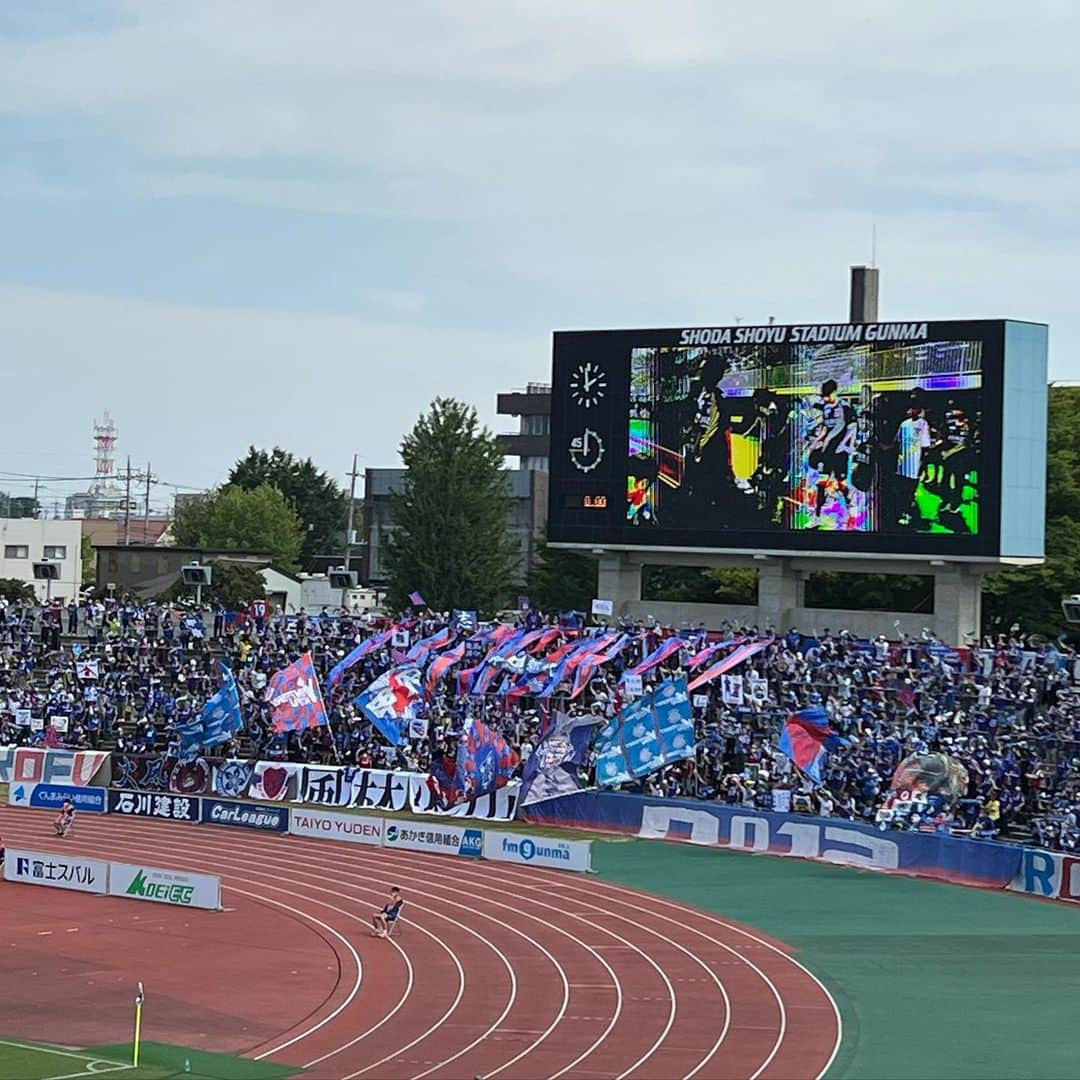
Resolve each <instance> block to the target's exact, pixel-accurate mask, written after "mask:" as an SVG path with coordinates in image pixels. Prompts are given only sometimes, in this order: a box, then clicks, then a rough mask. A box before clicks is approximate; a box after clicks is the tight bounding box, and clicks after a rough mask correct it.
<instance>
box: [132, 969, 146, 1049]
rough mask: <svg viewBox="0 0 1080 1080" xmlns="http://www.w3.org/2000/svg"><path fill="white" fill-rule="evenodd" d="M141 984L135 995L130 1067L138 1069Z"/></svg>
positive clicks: (140, 1040) (142, 996) (141, 1002)
mask: <svg viewBox="0 0 1080 1080" xmlns="http://www.w3.org/2000/svg"><path fill="white" fill-rule="evenodd" d="M143 998H144V994H143V984H142V983H139V992H138V993H137V994H136V995H135V1042H134V1043H133V1044H132V1055H131V1067H132V1068H133V1069H137V1068H138V1067H139V1049H140V1044H141V1042H142V1007H143Z"/></svg>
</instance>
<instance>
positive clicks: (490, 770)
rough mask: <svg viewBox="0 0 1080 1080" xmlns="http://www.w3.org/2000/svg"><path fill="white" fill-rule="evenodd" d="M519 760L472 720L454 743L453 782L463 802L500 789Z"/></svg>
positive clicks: (495, 734) (505, 744)
mask: <svg viewBox="0 0 1080 1080" xmlns="http://www.w3.org/2000/svg"><path fill="white" fill-rule="evenodd" d="M520 761H521V758H520V757H519V756H518V754H517V752H516V751H515V750H513V749H512V747H511V746H510V744H509V743H508V742H507V741H506V740H505V739H504V738H503V737H502V736H501V735H500V734H499V733H498V732H497V731H494V730H493V729H492V728H489V727H488V726H487V724H485V723H484V722H483V721H482V720H472V721H470V722H469V725H468V727H467V728H466V730H465V734H464V735H463V736H462V737H461V741H460V742H459V743H458V750H457V781H458V784H459V785H460V788H461V792H462V795H463V796H464V797H465V798H466V799H476V798H479V797H480V796H481V795H486V794H487V793H488V792H489V791H495V789H496V788H501V787H503V786H504V785H505V784H506V783H507V782H508V781H509V780H510V778H511V777H512V776H513V775H514V770H515V769H516V768H517V767H518V763H519V762H520Z"/></svg>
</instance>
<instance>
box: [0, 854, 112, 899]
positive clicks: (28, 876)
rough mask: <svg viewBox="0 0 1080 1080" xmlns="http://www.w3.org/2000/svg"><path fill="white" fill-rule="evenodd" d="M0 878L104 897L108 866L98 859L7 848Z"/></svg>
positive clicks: (107, 884) (107, 885) (107, 880)
mask: <svg viewBox="0 0 1080 1080" xmlns="http://www.w3.org/2000/svg"><path fill="white" fill-rule="evenodd" d="M4 877H5V878H7V880H8V881H21V882H23V883H24V884H27V885H51V886H52V887H53V888H55V889H75V890H77V891H78V892H88V893H102V894H104V893H105V892H106V891H107V890H108V887H109V864H108V863H107V862H101V861H100V860H98V859H83V858H76V857H73V856H70V855H54V854H51V853H49V852H44V851H16V850H14V849H12V848H8V850H7V856H6V858H5V859H4Z"/></svg>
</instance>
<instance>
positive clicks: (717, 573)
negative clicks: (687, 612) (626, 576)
mask: <svg viewBox="0 0 1080 1080" xmlns="http://www.w3.org/2000/svg"><path fill="white" fill-rule="evenodd" d="M641 595H642V598H643V599H645V600H666V601H669V602H670V603H677V604H756V603H757V571H756V570H743V569H739V568H738V567H716V568H714V569H706V568H705V567H703V566H645V567H644V568H643V573H642V579H641Z"/></svg>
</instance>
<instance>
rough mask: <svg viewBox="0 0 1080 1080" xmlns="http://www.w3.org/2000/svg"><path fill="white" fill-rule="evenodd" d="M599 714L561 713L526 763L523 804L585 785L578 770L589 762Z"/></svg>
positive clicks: (570, 792)
mask: <svg viewBox="0 0 1080 1080" xmlns="http://www.w3.org/2000/svg"><path fill="white" fill-rule="evenodd" d="M599 722H600V721H599V719H598V718H597V717H595V716H567V715H566V714H565V713H560V714H559V715H558V716H557V717H556V718H555V723H554V724H553V725H552V726H551V728H550V729H549V730H548V732H547V734H545V735H544V737H543V738H542V739H541V740H540V744H539V745H538V746H537V748H536V749H535V750H534V751H533V753H532V756H531V757H530V758H529V760H528V761H527V762H526V763H525V772H524V775H523V777H522V785H521V805H522V806H528V805H529V804H530V803H535V802H540V800H541V799H553V798H555V797H556V796H558V795H569V794H572V793H573V792H575V791H580V790H581V788H582V784H581V781H580V780H579V779H578V771H579V769H581V768H582V767H583V766H584V765H586V764H587V763H588V759H589V743H590V741H591V740H592V735H593V728H594V726H595V725H596V724H598V723H599Z"/></svg>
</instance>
